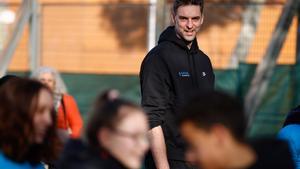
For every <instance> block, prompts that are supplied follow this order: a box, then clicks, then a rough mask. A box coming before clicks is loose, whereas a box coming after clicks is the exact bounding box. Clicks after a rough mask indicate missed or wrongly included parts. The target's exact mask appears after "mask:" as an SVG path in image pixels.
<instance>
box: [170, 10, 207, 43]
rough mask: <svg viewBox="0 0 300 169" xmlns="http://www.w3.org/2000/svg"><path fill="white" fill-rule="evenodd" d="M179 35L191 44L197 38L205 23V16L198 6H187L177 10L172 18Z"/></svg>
mask: <svg viewBox="0 0 300 169" xmlns="http://www.w3.org/2000/svg"><path fill="white" fill-rule="evenodd" d="M172 20H173V23H174V25H175V30H176V33H177V35H178V36H179V37H180V38H183V39H184V40H186V41H188V42H191V41H193V40H194V39H195V38H196V35H197V33H198V32H199V30H200V27H201V25H202V23H203V15H202V14H201V11H200V6H198V5H185V6H180V7H179V8H178V9H177V12H176V14H173V16H172Z"/></svg>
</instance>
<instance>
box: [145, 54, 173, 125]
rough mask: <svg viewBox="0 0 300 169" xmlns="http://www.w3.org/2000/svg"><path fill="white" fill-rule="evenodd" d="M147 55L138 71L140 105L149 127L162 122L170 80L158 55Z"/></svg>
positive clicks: (166, 108) (167, 99) (166, 107)
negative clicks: (140, 95)
mask: <svg viewBox="0 0 300 169" xmlns="http://www.w3.org/2000/svg"><path fill="white" fill-rule="evenodd" d="M149 55H150V56H147V57H146V59H145V60H144V61H143V63H142V66H141V71H140V83H141V92H142V107H143V108H144V110H145V111H146V113H147V115H148V119H149V122H150V127H151V128H154V127H156V126H159V125H161V124H162V123H164V120H165V118H164V116H165V113H166V111H167V110H168V109H169V108H168V105H169V104H168V101H169V100H170V99H169V98H170V97H169V96H170V92H169V91H170V87H169V86H170V85H169V84H170V83H169V82H170V80H169V75H168V71H167V67H166V65H165V63H164V62H163V60H162V59H161V57H160V56H156V55H153V54H152V55H151V54H149Z"/></svg>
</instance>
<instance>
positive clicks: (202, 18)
mask: <svg viewBox="0 0 300 169" xmlns="http://www.w3.org/2000/svg"><path fill="white" fill-rule="evenodd" d="M203 21H204V14H202V15H201V21H200V22H201V23H200V24H201V25H202V24H203Z"/></svg>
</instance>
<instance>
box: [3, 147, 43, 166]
mask: <svg viewBox="0 0 300 169" xmlns="http://www.w3.org/2000/svg"><path fill="white" fill-rule="evenodd" d="M0 169H44V166H43V165H42V164H41V163H40V164H37V165H32V164H30V163H29V162H24V163H17V162H14V161H12V160H10V159H8V158H7V157H6V156H5V155H4V154H3V153H2V152H1V151H0Z"/></svg>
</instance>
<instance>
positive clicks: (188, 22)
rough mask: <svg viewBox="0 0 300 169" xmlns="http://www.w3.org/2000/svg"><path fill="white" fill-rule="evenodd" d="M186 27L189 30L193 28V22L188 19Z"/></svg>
mask: <svg viewBox="0 0 300 169" xmlns="http://www.w3.org/2000/svg"><path fill="white" fill-rule="evenodd" d="M187 27H188V28H189V29H191V28H192V27H193V21H192V19H188V21H187Z"/></svg>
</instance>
